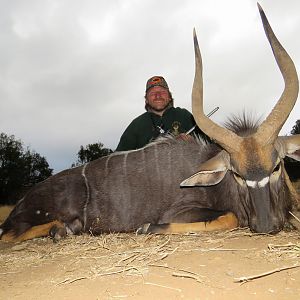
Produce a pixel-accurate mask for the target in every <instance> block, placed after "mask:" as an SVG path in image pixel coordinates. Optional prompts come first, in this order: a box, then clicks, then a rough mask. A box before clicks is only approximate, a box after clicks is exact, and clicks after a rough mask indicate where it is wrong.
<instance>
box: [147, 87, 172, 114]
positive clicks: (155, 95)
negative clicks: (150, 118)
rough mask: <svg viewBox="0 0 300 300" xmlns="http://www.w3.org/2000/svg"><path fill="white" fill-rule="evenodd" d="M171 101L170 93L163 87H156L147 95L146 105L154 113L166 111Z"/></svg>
mask: <svg viewBox="0 0 300 300" xmlns="http://www.w3.org/2000/svg"><path fill="white" fill-rule="evenodd" d="M170 100H171V99H170V94H169V91H168V90H167V89H165V88H163V87H161V86H154V87H152V88H150V89H149V90H148V92H147V94H146V103H147V104H148V105H149V108H150V110H152V111H156V112H162V111H164V110H165V109H166V108H167V106H168V104H169V102H170Z"/></svg>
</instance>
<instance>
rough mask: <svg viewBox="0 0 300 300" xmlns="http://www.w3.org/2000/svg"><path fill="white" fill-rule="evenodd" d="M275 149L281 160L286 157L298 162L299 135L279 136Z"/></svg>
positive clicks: (299, 157) (299, 151)
mask: <svg viewBox="0 0 300 300" xmlns="http://www.w3.org/2000/svg"><path fill="white" fill-rule="evenodd" d="M275 148H276V150H277V151H278V153H279V156H280V157H281V158H284V157H285V156H288V157H291V158H293V159H295V160H298V161H300V134H295V135H290V136H279V137H278V138H277V140H276V142H275Z"/></svg>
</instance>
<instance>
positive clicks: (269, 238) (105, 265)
mask: <svg viewBox="0 0 300 300" xmlns="http://www.w3.org/2000/svg"><path fill="white" fill-rule="evenodd" d="M10 209H11V208H10V207H2V208H1V209H0V222H1V219H2V220H3V219H4V218H5V216H6V215H7V214H8V212H9V210H10ZM0 262H1V263H0V278H1V281H0V299H26V300H28V299H51V300H53V299H223V300H224V299H225V300H226V299H231V300H234V299H243V300H247V299H273V300H274V299H297V300H299V299H300V232H299V231H297V230H292V231H283V232H280V233H279V234H277V235H257V234H252V233H250V232H249V231H248V230H247V229H243V230H242V229H239V230H234V231H231V232H225V233H224V232H222V233H209V234H208V233H203V234H188V235H164V236H163V235H151V236H150V235H149V236H145V235H141V236H136V235H134V234H109V235H102V236H98V237H91V236H88V235H83V236H73V237H68V238H67V239H65V240H62V241H60V242H59V243H56V244H54V243H53V242H52V240H51V239H49V238H40V239H35V240H31V241H26V242H23V243H18V244H11V243H5V242H0Z"/></svg>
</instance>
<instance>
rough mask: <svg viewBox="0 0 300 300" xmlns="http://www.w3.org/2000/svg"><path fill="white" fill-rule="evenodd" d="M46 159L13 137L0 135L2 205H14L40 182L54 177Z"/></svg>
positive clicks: (0, 201)
mask: <svg viewBox="0 0 300 300" xmlns="http://www.w3.org/2000/svg"><path fill="white" fill-rule="evenodd" d="M52 171H53V170H52V169H50V168H49V165H48V163H47V160H46V158H45V157H42V156H40V154H38V153H36V152H34V151H30V150H29V149H28V148H27V149H24V147H23V143H22V141H20V140H16V139H15V137H14V136H13V135H11V136H8V135H6V134H5V133H1V134H0V203H1V204H4V203H6V204H14V203H15V202H16V201H17V200H18V199H19V198H21V197H22V196H23V195H24V194H25V192H26V191H27V190H28V189H29V188H30V187H32V186H33V185H34V184H36V183H38V182H39V181H42V180H45V179H46V178H47V177H49V176H50V175H52Z"/></svg>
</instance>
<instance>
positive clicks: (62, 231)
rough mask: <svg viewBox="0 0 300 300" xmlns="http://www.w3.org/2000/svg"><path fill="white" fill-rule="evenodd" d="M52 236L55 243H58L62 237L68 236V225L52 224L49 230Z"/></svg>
mask: <svg viewBox="0 0 300 300" xmlns="http://www.w3.org/2000/svg"><path fill="white" fill-rule="evenodd" d="M49 235H50V237H51V238H52V239H53V242H54V243H57V242H58V241H60V240H61V239H63V238H65V237H66V236H67V229H66V227H65V226H64V227H58V226H56V225H54V226H52V227H51V229H50V231H49Z"/></svg>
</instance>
